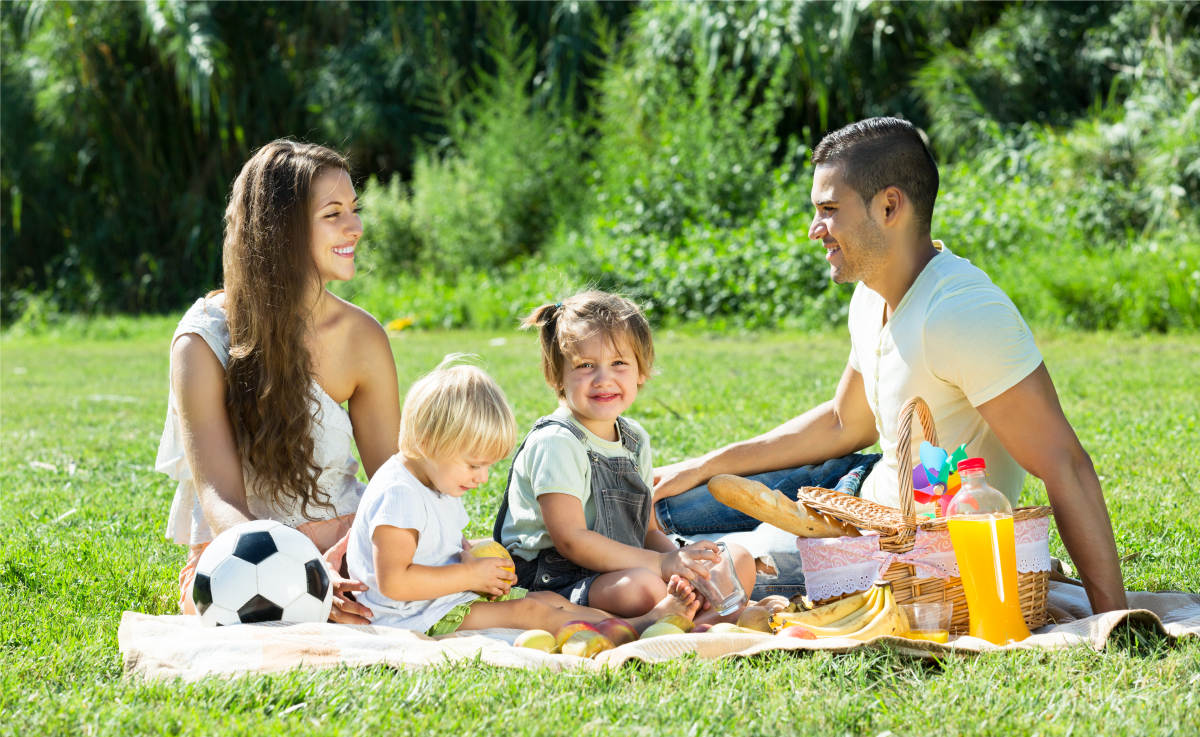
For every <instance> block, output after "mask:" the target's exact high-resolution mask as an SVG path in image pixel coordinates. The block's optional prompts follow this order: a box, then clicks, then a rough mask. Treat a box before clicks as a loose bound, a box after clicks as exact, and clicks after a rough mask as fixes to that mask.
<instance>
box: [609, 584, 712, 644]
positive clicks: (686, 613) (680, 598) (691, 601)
mask: <svg viewBox="0 0 1200 737" xmlns="http://www.w3.org/2000/svg"><path fill="white" fill-rule="evenodd" d="M700 602H701V600H700V599H698V598H697V597H696V592H694V591H692V588H691V587H690V586H688V585H687V581H686V580H684V579H682V578H680V577H679V576H672V577H671V580H670V582H668V583H667V596H666V597H665V598H664V599H663V600H662V601H660V602H658V604H656V605H655V606H654V608H653V609H651V610H650V611H648V612H646V613H645V614H643V615H642V616H640V617H634V618H633V619H629V620H626V621H628V622H629V624H631V625H632V626H633V628H634V629H636V630H637V631H638V632H642V631H644V630H645V629H646V628H647V627H649V626H650V625H652V624H654V623H655V622H657V621H658V620H660V619H662V618H663V617H665V616H667V615H668V614H678V615H680V616H681V617H684V618H686V619H692V618H693V617H695V616H696V612H697V611H699V610H700Z"/></svg>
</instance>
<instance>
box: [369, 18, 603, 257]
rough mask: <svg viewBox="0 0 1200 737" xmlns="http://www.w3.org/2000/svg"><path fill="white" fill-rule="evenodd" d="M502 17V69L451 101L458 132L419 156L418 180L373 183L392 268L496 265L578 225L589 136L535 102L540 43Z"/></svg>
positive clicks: (492, 32)
mask: <svg viewBox="0 0 1200 737" xmlns="http://www.w3.org/2000/svg"><path fill="white" fill-rule="evenodd" d="M499 18H500V20H497V21H494V22H493V23H491V24H490V25H489V32H488V35H487V39H488V44H489V51H490V53H491V55H492V58H493V60H494V62H495V66H496V72H495V73H494V74H492V73H489V72H486V71H483V70H479V71H478V80H479V81H478V84H477V86H476V87H475V89H474V90H473V91H472V92H471V93H470V94H468V95H467V96H466V97H464V98H463V99H461V100H458V101H454V102H452V103H448V104H447V107H448V108H449V109H448V110H447V111H446V119H447V120H448V121H449V123H450V125H449V127H450V135H449V137H448V138H447V139H446V140H444V141H443V142H442V143H441V144H440V145H439V146H438V147H436V148H433V149H428V150H426V151H425V152H424V153H422V154H421V155H420V156H419V157H418V158H417V160H416V163H415V167H414V171H413V178H412V182H411V185H410V186H406V185H404V184H402V183H401V182H400V181H399V178H398V177H393V179H392V182H391V183H390V184H389V185H387V186H383V185H380V184H379V183H378V182H377V181H375V180H371V181H370V182H369V184H368V186H367V191H366V196H365V198H364V199H365V201H366V202H367V207H368V209H367V212H366V216H365V219H366V221H367V223H368V224H369V226H370V229H369V233H370V236H371V239H372V241H373V242H374V243H375V244H376V248H375V251H376V253H375V259H376V264H377V265H378V266H379V267H381V268H383V269H384V270H386V271H387V272H389V273H392V274H397V273H401V272H403V271H409V272H411V271H415V270H417V269H421V270H425V269H430V270H432V271H434V272H436V273H440V274H454V273H457V272H459V271H461V270H463V269H471V270H481V269H482V270H487V269H490V268H494V267H498V266H501V265H503V264H506V263H508V262H509V261H511V260H513V259H516V258H520V257H523V256H529V255H531V254H533V253H536V252H537V251H539V250H540V249H541V247H542V245H543V244H544V243H545V242H546V241H547V240H548V239H549V238H550V237H551V236H552V235H553V234H554V232H555V231H556V229H557V228H558V227H559V226H560V224H563V223H567V224H570V225H573V226H574V225H577V223H578V216H577V214H576V213H577V212H578V210H579V207H580V204H579V203H580V200H581V199H582V198H583V195H584V192H585V191H586V190H585V184H584V183H583V181H582V179H581V178H580V177H578V176H576V173H577V172H576V169H577V167H578V161H579V160H580V159H581V158H582V157H583V155H584V150H583V139H582V137H581V136H580V135H579V134H578V132H577V130H576V127H575V124H574V123H573V122H572V121H571V119H570V118H569V117H568V116H566V115H565V114H562V113H561V112H560V111H558V110H556V109H554V108H546V107H538V106H536V105H535V104H534V100H533V98H532V97H531V95H530V93H529V91H528V89H529V87H530V86H531V84H532V81H533V77H534V68H535V64H534V62H535V55H534V50H533V48H532V47H531V46H530V45H529V44H527V43H526V42H525V39H524V37H523V33H522V32H520V31H519V29H517V28H515V27H514V25H513V18H512V17H511V16H510V15H509V14H504V13H502V14H500V16H499Z"/></svg>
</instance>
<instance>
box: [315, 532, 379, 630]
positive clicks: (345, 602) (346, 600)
mask: <svg viewBox="0 0 1200 737" xmlns="http://www.w3.org/2000/svg"><path fill="white" fill-rule="evenodd" d="M349 543H350V533H349V532H347V533H346V534H345V535H343V536H342V539H341V540H338V541H337V542H336V543H334V545H333V547H331V548H330V549H329V550H326V551H325V555H324V556H323V557H324V558H325V562H326V563H328V564H329V583H330V584H331V585H332V586H333V609H331V610H330V611H329V621H331V622H338V623H340V624H370V623H371V620H370V619H367V617H371V616H374V614H375V613H374V612H372V611H371V610H370V609H368V608H367V607H365V606H363V605H362V604H359V603H358V602H357V601H355V600H354V594H352V593H350V592H352V591H366V590H367V585H366V584H365V583H363V582H362V581H355V580H354V579H352V578H346V577H343V575H342V568H343V567H344V565H343V564H344V562H345V560H344V559H345V557H346V546H347V545H349Z"/></svg>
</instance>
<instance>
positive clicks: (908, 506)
mask: <svg viewBox="0 0 1200 737" xmlns="http://www.w3.org/2000/svg"><path fill="white" fill-rule="evenodd" d="M914 414H915V415H916V416H917V418H918V419H919V420H920V422H921V433H922V434H923V435H924V436H925V439H926V440H928V441H929V443H930V445H934V446H936V445H937V444H938V436H937V429H936V428H935V427H934V426H933V415H932V414H930V412H929V405H928V404H925V400H924V399H921V398H920V397H913V398H912V399H909V400H908V401H907V402H905V403H904V408H903V409H901V410H900V425H899V430H898V432H897V433H896V442H897V445H896V460H897V462H898V464H899V466H900V471H899V473H900V479H899V480H900V514H901V515H903V516H904V517H905V518H906V519H912V518H913V517H915V516H916V513H917V508H916V505H915V504H914V502H913V485H912V470H913V463H912V425H913V415H914Z"/></svg>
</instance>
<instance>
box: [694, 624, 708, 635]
mask: <svg viewBox="0 0 1200 737" xmlns="http://www.w3.org/2000/svg"><path fill="white" fill-rule="evenodd" d="M710 629H712V625H711V624H698V625H696V629H694V630H692V634H693V635H698V634H700V633H702V632H708V631H709V630H710Z"/></svg>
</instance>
